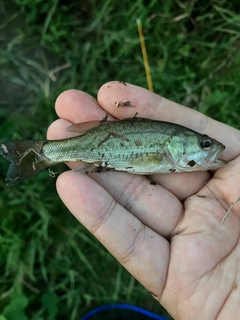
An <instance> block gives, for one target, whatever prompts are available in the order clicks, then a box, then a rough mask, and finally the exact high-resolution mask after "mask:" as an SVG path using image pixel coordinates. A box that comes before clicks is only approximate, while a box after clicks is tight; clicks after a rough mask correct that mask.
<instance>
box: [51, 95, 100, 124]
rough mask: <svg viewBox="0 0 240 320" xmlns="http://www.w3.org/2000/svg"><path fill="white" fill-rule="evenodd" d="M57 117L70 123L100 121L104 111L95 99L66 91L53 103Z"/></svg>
mask: <svg viewBox="0 0 240 320" xmlns="http://www.w3.org/2000/svg"><path fill="white" fill-rule="evenodd" d="M55 109H56V112H57V115H58V116H59V118H61V119H65V120H67V121H70V122H72V123H78V122H85V121H91V120H98V119H99V120H101V119H102V118H103V117H104V116H105V115H106V111H105V110H103V109H102V108H101V107H100V105H99V104H98V102H97V101H96V99H94V98H93V97H92V96H90V95H89V94H87V93H86V92H83V91H80V90H67V91H64V92H63V93H61V94H60V95H59V96H58V98H57V100H56V103H55Z"/></svg>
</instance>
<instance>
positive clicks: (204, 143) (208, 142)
mask: <svg viewBox="0 0 240 320" xmlns="http://www.w3.org/2000/svg"><path fill="white" fill-rule="evenodd" d="M200 145H201V147H202V148H203V149H205V150H207V149H210V148H211V146H212V141H211V140H210V139H204V140H202V141H201V143H200Z"/></svg>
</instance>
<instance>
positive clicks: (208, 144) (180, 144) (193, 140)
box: [167, 132, 227, 172]
mask: <svg viewBox="0 0 240 320" xmlns="http://www.w3.org/2000/svg"><path fill="white" fill-rule="evenodd" d="M224 149H225V146H224V145H223V144H222V143H221V142H219V141H217V140H215V139H213V138H210V137H208V136H207V135H201V134H199V133H196V132H191V133H189V134H184V133H182V134H179V135H176V136H174V137H172V138H171V139H170V140H169V142H168V145H167V156H168V158H169V160H170V161H171V162H172V164H174V166H175V168H176V171H178V172H183V171H207V170H213V169H217V168H221V167H222V166H224V165H225V164H226V163H227V162H226V161H224V160H221V159H219V156H220V154H221V153H222V151H223V150H224Z"/></svg>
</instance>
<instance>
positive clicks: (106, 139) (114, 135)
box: [98, 132, 129, 147]
mask: <svg viewBox="0 0 240 320" xmlns="http://www.w3.org/2000/svg"><path fill="white" fill-rule="evenodd" d="M111 136H112V137H114V138H117V139H121V140H123V141H127V142H128V141H129V139H128V138H127V137H126V136H124V135H120V134H117V133H115V132H109V134H108V135H107V136H106V137H105V138H104V139H103V140H102V141H100V142H99V143H98V147H100V146H101V145H102V144H103V143H104V142H106V141H108V140H109V139H110V138H111Z"/></svg>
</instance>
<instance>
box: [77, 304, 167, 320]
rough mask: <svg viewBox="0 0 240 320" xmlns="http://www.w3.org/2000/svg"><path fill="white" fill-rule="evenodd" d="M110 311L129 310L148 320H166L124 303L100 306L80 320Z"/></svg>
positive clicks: (86, 319)
mask: <svg viewBox="0 0 240 320" xmlns="http://www.w3.org/2000/svg"><path fill="white" fill-rule="evenodd" d="M110 309H126V310H131V311H135V312H138V313H141V314H143V315H145V316H146V317H149V318H150V319H156V320H167V319H166V318H163V317H161V316H159V315H157V314H155V313H152V312H150V311H147V310H145V309H142V308H139V307H136V306H132V305H130V304H125V303H114V304H107V305H105V306H100V307H98V308H96V309H94V310H92V311H90V312H88V313H87V314H86V315H85V316H84V317H83V318H82V319H81V320H88V319H90V318H91V317H92V316H93V315H95V314H97V313H100V312H102V311H105V310H110Z"/></svg>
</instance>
